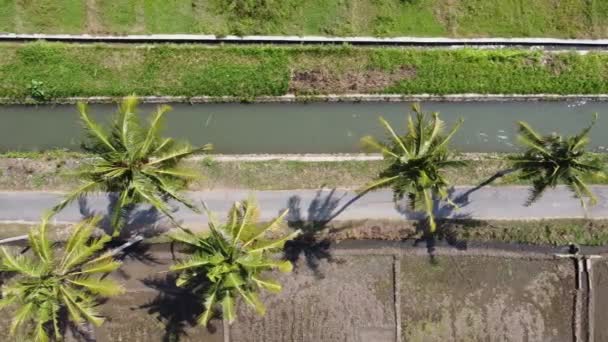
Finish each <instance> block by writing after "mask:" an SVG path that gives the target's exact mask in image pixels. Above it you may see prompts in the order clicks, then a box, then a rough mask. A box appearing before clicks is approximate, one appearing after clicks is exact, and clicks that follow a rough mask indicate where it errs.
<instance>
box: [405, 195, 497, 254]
mask: <svg viewBox="0 0 608 342" xmlns="http://www.w3.org/2000/svg"><path fill="white" fill-rule="evenodd" d="M484 185H485V184H484ZM482 186H483V185H482ZM479 188H481V186H478V187H475V188H472V189H470V190H467V191H465V192H463V193H459V194H456V191H455V189H454V187H452V188H450V189H449V190H448V195H449V196H448V198H449V199H450V200H451V202H452V203H453V204H451V203H447V202H443V201H440V200H438V199H433V213H434V215H435V217H436V218H437V220H436V223H437V227H436V230H435V231H434V232H431V231H430V229H429V226H428V223H427V220H426V214H425V213H424V212H421V211H413V210H411V208H410V207H409V206H408V204H407V203H405V202H395V208H396V209H397V211H398V212H399V213H401V214H402V215H403V216H404V217H405V219H406V220H414V221H416V224H415V226H416V233H417V234H421V236H420V238H418V239H416V240H415V241H414V246H418V245H419V244H421V243H424V244H425V246H426V249H427V252H428V254H429V257H430V261H431V263H433V264H436V263H437V259H436V256H435V250H436V246H437V243H438V242H445V243H447V245H448V246H451V247H454V248H456V249H458V250H466V249H467V247H468V246H467V241H466V240H464V239H461V238H460V237H459V235H458V231H457V230H458V229H462V227H459V226H464V227H466V229H470V228H475V227H479V226H482V225H485V224H486V223H485V222H484V221H482V220H475V219H473V218H472V216H471V213H469V212H461V211H460V210H462V209H463V208H466V206H467V205H469V204H470V203H471V202H470V200H469V195H470V194H471V193H473V192H474V191H476V190H478V189H479Z"/></svg>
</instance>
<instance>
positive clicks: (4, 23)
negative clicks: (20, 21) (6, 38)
mask: <svg viewBox="0 0 608 342" xmlns="http://www.w3.org/2000/svg"><path fill="white" fill-rule="evenodd" d="M14 20H15V2H14V1H13V0H0V32H6V31H11V30H12V29H13V28H14V26H15V22H14Z"/></svg>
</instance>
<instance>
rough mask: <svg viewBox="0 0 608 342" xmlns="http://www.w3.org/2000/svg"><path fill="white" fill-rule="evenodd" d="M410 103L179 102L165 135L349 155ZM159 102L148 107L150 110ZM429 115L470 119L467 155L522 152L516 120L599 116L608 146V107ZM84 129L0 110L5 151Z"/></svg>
mask: <svg viewBox="0 0 608 342" xmlns="http://www.w3.org/2000/svg"><path fill="white" fill-rule="evenodd" d="M410 105H411V104H410V103H403V102H401V103H394V102H381V103H378V102H375V103H352V102H341V103H326V102H322V103H319V102H316V103H314V102H313V103H258V104H242V103H229V104H194V105H191V104H174V105H172V107H173V110H172V111H171V112H169V113H168V114H167V115H166V130H165V135H167V136H172V137H175V138H179V139H183V140H187V141H190V142H191V143H192V144H196V145H198V144H204V143H208V142H211V143H213V144H214V145H215V152H216V153H226V154H236V153H349V152H360V145H359V140H360V139H361V137H362V136H364V135H367V134H371V135H374V136H377V137H379V138H382V137H384V136H385V132H384V131H383V129H382V127H381V126H380V124H379V122H378V117H379V116H383V117H385V118H386V119H387V120H388V121H390V122H391V123H392V124H393V126H394V127H395V128H396V129H398V130H399V131H400V132H403V131H404V130H405V122H406V121H405V120H406V114H408V113H410ZM155 106H156V105H153V104H144V105H142V106H141V107H140V111H141V112H142V113H144V114H146V113H150V112H151V111H152V110H153V108H154V107H155ZM422 106H423V109H424V110H426V111H439V112H440V113H441V118H443V120H445V121H446V122H447V123H448V127H449V125H450V124H452V123H454V122H455V121H456V120H457V119H458V118H463V119H464V120H465V122H464V125H463V126H462V128H461V129H460V131H459V132H458V133H457V134H456V135H455V137H454V140H453V144H452V146H453V147H454V148H456V149H457V150H459V151H462V152H508V151H514V150H516V142H515V136H516V125H515V123H516V121H518V120H525V121H527V122H528V123H530V124H531V125H532V127H534V128H537V129H538V130H539V131H540V132H542V133H550V132H560V133H562V134H573V133H576V132H578V131H579V130H581V129H582V128H583V127H585V126H586V125H587V124H588V123H589V122H590V120H591V118H592V114H593V113H594V112H597V113H599V120H598V123H597V125H596V126H595V128H594V129H593V130H592V132H591V147H592V148H593V149H595V150H597V151H602V150H605V149H607V148H608V102H593V101H589V102H585V101H539V102H500V101H489V102H485V101H484V102H428V103H423V104H422ZM115 109H116V105H109V104H95V105H91V113H92V116H93V117H94V118H96V119H98V120H106V121H107V120H108V119H109V118H110V117H111V114H112V113H113V112H114V111H115ZM81 139H82V129H81V128H80V123H79V120H78V113H77V111H76V106H75V105H42V106H31V105H27V106H26V105H6V106H0V149H1V150H3V151H6V150H47V149H54V148H67V149H72V150H77V149H78V148H79V144H80V141H81Z"/></svg>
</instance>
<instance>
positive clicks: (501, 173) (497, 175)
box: [454, 168, 517, 203]
mask: <svg viewBox="0 0 608 342" xmlns="http://www.w3.org/2000/svg"><path fill="white" fill-rule="evenodd" d="M515 171H517V169H515V168H511V169H506V170H501V171H498V172H496V173H495V174H494V175H492V177H490V178H488V179H486V180H485V181H483V182H481V183H480V184H479V185H477V186H476V187H474V188H471V189H469V190H467V191H466V192H465V193H463V194H461V195H459V196H458V197H457V198H456V199H455V200H454V202H455V203H459V201H462V200H466V199H467V198H468V197H469V195H470V194H472V193H474V192H475V191H477V190H479V189H481V188H483V187H484V186H486V185H488V184H490V183H492V182H493V181H495V180H497V179H498V178H501V177H504V176H506V175H508V174H509V173H513V172H515Z"/></svg>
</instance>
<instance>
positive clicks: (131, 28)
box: [97, 0, 141, 34]
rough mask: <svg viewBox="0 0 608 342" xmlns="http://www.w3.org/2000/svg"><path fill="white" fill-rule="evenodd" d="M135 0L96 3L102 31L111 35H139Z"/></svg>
mask: <svg viewBox="0 0 608 342" xmlns="http://www.w3.org/2000/svg"><path fill="white" fill-rule="evenodd" d="M138 3H139V1H137V0H120V1H98V2H97V4H98V5H97V6H98V13H99V14H100V19H101V20H100V22H101V25H102V26H103V29H101V30H102V31H105V32H111V33H119V34H126V33H141V28H137V27H136V23H137V17H136V15H137V8H136V6H137V4H138Z"/></svg>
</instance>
